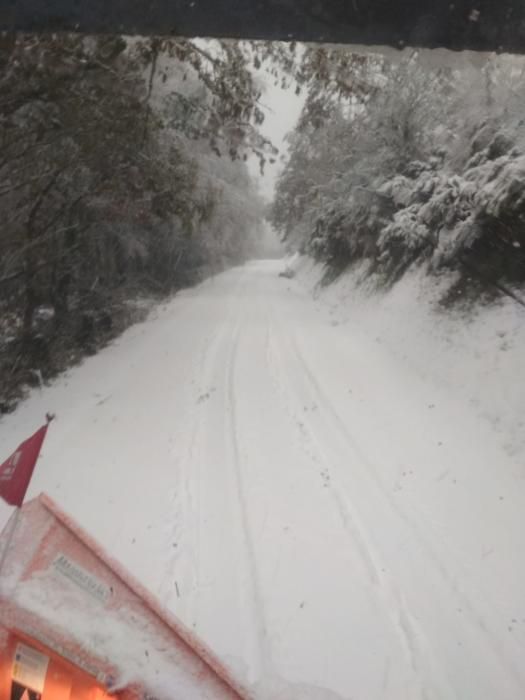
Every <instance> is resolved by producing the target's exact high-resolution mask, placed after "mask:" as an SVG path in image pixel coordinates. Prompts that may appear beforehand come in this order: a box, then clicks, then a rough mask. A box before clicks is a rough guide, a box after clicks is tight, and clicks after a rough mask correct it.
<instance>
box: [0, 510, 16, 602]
mask: <svg viewBox="0 0 525 700" xmlns="http://www.w3.org/2000/svg"><path fill="white" fill-rule="evenodd" d="M19 518H20V506H16V508H15V512H14V513H13V515H12V516H11V517H10V518H9V524H10V528H9V532H8V534H7V536H6V542H5V547H4V550H3V552H2V556H1V558H0V595H1V593H2V586H1V583H2V569H3V568H4V564H5V560H6V559H7V555H8V553H9V549H10V548H11V542H12V540H13V537H14V534H15V530H16V526H17V525H18V520H19Z"/></svg>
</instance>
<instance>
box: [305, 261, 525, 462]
mask: <svg viewBox="0 0 525 700" xmlns="http://www.w3.org/2000/svg"><path fill="white" fill-rule="evenodd" d="M323 274H324V267H323V266H322V265H320V264H317V263H313V262H312V261H311V260H310V259H307V258H302V260H301V263H300V266H299V270H298V273H297V276H298V279H299V280H300V281H301V282H302V283H303V284H304V285H305V286H307V287H309V288H310V289H312V290H314V293H315V296H316V297H317V298H318V300H319V302H320V303H321V304H323V305H325V306H327V307H329V310H330V313H331V314H332V316H333V318H334V322H339V323H344V322H347V321H351V322H352V323H354V324H356V323H357V324H358V325H359V326H361V327H362V328H363V330H364V331H365V332H366V333H367V334H369V335H371V336H372V337H374V338H375V339H376V340H377V342H378V343H382V344H383V346H385V347H386V348H387V349H388V350H389V351H390V352H391V353H392V354H394V355H395V356H397V358H399V359H400V360H402V361H403V362H404V363H406V364H407V365H410V366H411V367H412V368H413V369H414V370H415V371H416V372H417V373H418V374H419V375H420V376H421V377H422V378H424V379H425V380H427V381H430V382H434V383H435V384H437V385H439V386H441V387H444V388H445V389H446V390H447V391H449V392H452V393H453V394H455V395H456V396H457V397H458V398H460V399H462V400H463V401H464V402H465V403H466V404H468V405H469V407H470V409H471V410H472V411H474V412H475V413H477V414H478V415H479V416H480V417H481V418H482V419H483V421H485V423H486V425H487V429H491V430H493V431H494V432H495V433H497V434H498V436H499V440H500V441H501V444H502V445H503V447H504V448H505V450H506V452H507V453H508V454H509V456H511V457H514V458H516V459H517V460H518V461H520V458H521V464H523V458H524V457H525V431H524V428H525V392H523V377H524V373H525V365H524V361H523V348H524V347H525V309H524V308H522V307H521V306H520V305H519V304H517V303H516V302H515V301H514V300H513V299H511V298H509V297H504V298H501V299H499V300H498V301H497V302H494V303H493V304H491V305H488V306H479V307H477V308H475V309H469V311H468V312H467V311H465V309H461V308H455V309H450V308H448V309H443V308H442V307H440V305H439V300H440V299H442V298H443V294H444V293H445V292H446V291H447V289H449V288H450V287H451V285H452V283H453V282H454V280H455V277H454V274H453V273H446V274H443V275H441V276H439V277H435V276H428V274H427V273H426V272H425V271H424V270H423V269H414V270H412V271H409V272H408V273H407V274H406V275H405V276H404V277H403V278H402V279H401V280H400V281H399V282H397V284H395V285H394V287H393V288H392V289H391V290H390V291H386V292H378V291H377V289H376V288H375V287H374V283H373V282H374V281H373V280H372V279H370V278H367V272H366V264H363V265H362V266H360V267H355V268H352V270H351V271H350V272H348V273H346V274H343V275H342V276H341V277H339V278H338V279H337V280H336V281H335V282H334V283H333V284H331V285H329V286H326V287H322V286H321V284H320V281H321V278H322V276H323Z"/></svg>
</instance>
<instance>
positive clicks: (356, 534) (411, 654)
mask: <svg viewBox="0 0 525 700" xmlns="http://www.w3.org/2000/svg"><path fill="white" fill-rule="evenodd" d="M272 337H273V336H272V335H271V334H270V339H269V346H270V347H273V348H274V353H273V354H274V356H275V355H279V353H278V351H277V352H276V351H275V348H276V347H277V345H278V344H279V343H276V342H275V341H273V342H272ZM279 337H280V338H284V337H288V333H287V332H285V331H283V330H282V329H280V330H279ZM281 344H282V343H281ZM270 354H271V353H270V352H269V353H268V355H270ZM277 361H278V362H279V363H280V365H281V370H280V378H279V379H277V377H276V379H277V382H278V385H280V386H282V385H283V382H284V383H286V384H287V385H288V394H289V395H290V396H293V397H294V400H295V401H296V402H299V403H304V402H302V401H300V399H299V397H298V393H297V391H296V389H295V388H294V386H293V385H292V382H291V380H290V379H289V374H288V372H287V371H286V367H290V366H292V365H291V364H290V363H289V362H286V361H284V360H283V359H280V360H279V359H278V358H277ZM314 396H315V398H316V400H317V402H318V403H319V404H321V401H319V400H318V396H317V394H314ZM283 398H284V397H283ZM291 417H292V418H293V425H294V427H295V428H296V429H297V428H299V432H300V438H301V441H302V442H303V443H304V440H305V439H307V440H308V442H309V443H310V447H311V449H312V450H313V453H312V452H308V453H307V454H308V455H309V456H310V458H312V459H313V462H314V463H316V464H318V465H324V467H325V470H326V471H325V473H329V471H330V467H331V466H332V460H330V459H329V458H328V456H327V455H326V450H325V449H324V447H323V445H322V444H321V443H320V442H319V438H318V436H317V434H316V431H315V429H314V428H313V427H312V425H311V424H308V425H307V427H306V428H305V423H308V421H307V419H306V418H303V417H302V419H301V424H300V425H298V423H297V416H296V415H294V414H293V413H292V414H291ZM300 426H302V427H300ZM325 486H326V488H327V489H328V492H329V494H330V497H331V498H332V500H333V502H334V505H335V508H336V511H337V512H338V514H339V518H340V521H341V524H342V527H343V529H344V531H345V532H346V534H347V536H348V538H349V540H350V542H351V544H352V548H353V549H354V550H356V552H357V554H358V556H359V557H360V559H361V561H362V563H363V567H364V571H365V572H366V573H367V577H368V579H369V581H370V584H371V586H372V589H373V590H374V591H375V592H376V594H377V595H378V596H379V598H380V600H381V602H382V605H383V608H384V610H385V611H386V613H387V617H388V619H389V620H390V622H391V625H392V628H393V630H394V632H395V633H396V636H397V638H398V640H399V643H400V645H401V648H402V649H403V651H404V654H405V657H406V658H407V661H408V664H409V666H410V668H411V669H412V672H413V674H414V682H415V683H416V684H417V688H415V689H413V690H414V692H415V693H416V695H415V697H417V698H418V700H420V699H421V700H431V698H435V699H436V700H437V699H438V698H439V699H441V698H442V697H447V698H453V697H455V694H454V693H453V691H452V689H451V688H450V687H449V686H446V688H445V687H444V683H443V680H442V679H441V680H440V681H439V683H436V686H441V689H440V691H439V692H437V693H434V691H433V690H432V691H429V690H428V689H427V688H425V687H424V686H423V685H422V681H421V677H420V671H421V670H422V665H423V663H426V659H428V649H427V648H426V647H425V646H424V645H423V643H422V637H423V635H422V633H421V631H420V630H419V629H418V628H417V625H416V623H415V620H414V619H413V617H412V615H411V614H410V612H409V610H408V608H407V606H406V604H405V602H404V600H403V598H402V596H401V594H400V592H399V591H398V590H397V588H396V587H394V586H393V585H392V583H391V582H390V581H389V580H388V579H387V577H386V576H385V575H384V573H383V571H384V567H383V566H382V565H381V563H380V562H379V561H378V558H377V555H376V554H375V553H374V552H373V548H372V547H371V545H370V543H369V541H368V539H367V537H366V534H365V532H366V530H365V529H364V527H363V525H362V523H361V522H360V519H359V518H358V516H357V513H356V512H355V509H353V508H352V507H351V506H350V504H349V502H347V500H346V499H345V498H344V496H343V495H342V494H341V492H340V491H339V490H338V489H337V488H336V487H335V486H334V483H333V480H332V478H330V479H329V480H328V481H327V482H326V483H325ZM429 693H430V694H429ZM445 693H446V695H445Z"/></svg>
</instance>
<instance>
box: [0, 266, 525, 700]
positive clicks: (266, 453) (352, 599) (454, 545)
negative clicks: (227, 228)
mask: <svg viewBox="0 0 525 700" xmlns="http://www.w3.org/2000/svg"><path fill="white" fill-rule="evenodd" d="M281 266H282V263H279V262H277V263H276V262H254V263H250V264H248V265H246V266H244V267H241V268H237V269H234V270H231V271H229V272H226V273H224V274H222V275H219V276H218V277H216V278H214V279H212V280H209V281H207V282H205V283H204V284H202V285H201V286H199V287H198V288H196V289H193V290H190V291H187V292H184V293H182V294H180V295H177V297H176V298H175V299H174V300H173V301H172V302H170V303H168V304H166V305H164V306H163V307H161V308H159V309H158V310H157V311H155V312H154V313H153V314H152V315H151V317H150V319H149V320H148V321H147V322H145V323H143V324H140V325H137V326H135V327H133V328H131V329H129V330H128V331H127V332H126V333H125V334H124V335H123V336H121V337H120V338H119V339H118V340H117V341H116V342H115V343H114V344H113V345H112V346H110V347H108V348H107V349H105V350H104V351H103V352H101V353H100V354H99V355H97V356H96V357H93V358H90V359H89V360H87V361H86V362H85V363H84V364H83V365H82V366H81V367H79V368H76V369H73V370H71V371H70V372H69V373H68V374H67V375H66V376H64V377H62V378H61V379H60V380H58V381H57V382H56V383H55V384H54V385H53V386H52V387H49V388H46V389H45V390H43V391H42V392H40V393H35V394H34V395H33V396H32V397H31V398H30V399H29V400H28V401H26V402H25V403H24V404H23V405H22V406H21V407H20V408H19V410H18V411H17V412H16V413H14V414H13V415H11V416H9V417H7V418H5V419H4V420H3V422H2V424H0V447H1V454H2V455H3V454H4V453H5V456H7V454H8V453H9V452H10V450H11V449H14V447H16V445H17V444H18V443H19V442H20V441H21V440H22V439H23V438H25V437H26V436H27V435H28V434H29V433H30V432H31V431H32V430H33V429H36V428H37V427H38V425H39V424H40V422H41V420H42V418H43V416H44V414H45V412H46V411H49V410H51V411H56V413H57V416H58V417H57V421H56V423H54V424H53V426H52V429H51V430H50V432H49V437H48V440H47V443H46V445H45V447H44V451H43V455H42V457H41V460H40V461H39V464H38V467H37V472H36V473H35V477H34V479H33V482H32V485H31V491H30V494H29V495H34V494H36V493H38V492H40V491H42V490H45V491H46V492H47V493H48V494H49V495H50V496H51V497H52V498H54V499H55V500H56V501H57V502H58V503H59V504H60V505H61V506H62V507H63V508H64V509H65V510H67V511H68V512H70V513H71V514H72V515H73V516H74V517H75V518H76V519H77V520H78V521H79V522H80V524H82V525H83V526H84V527H85V528H87V529H88V531H89V532H90V533H91V534H92V535H93V536H94V537H96V538H97V539H98V540H100V541H101V543H102V544H104V545H105V546H106V548H107V549H108V550H109V551H110V553H111V554H113V555H114V556H116V557H117V558H118V559H119V560H121V562H122V563H123V564H124V565H125V566H126V567H127V568H128V569H129V570H130V571H131V572H132V573H133V574H134V575H135V576H136V577H137V578H139V579H140V580H141V582H142V583H144V584H145V585H146V586H147V587H148V588H149V589H150V590H151V591H152V592H153V593H154V594H156V595H157V596H158V597H159V598H160V599H161V600H162V601H163V603H164V604H166V605H167V606H169V608H170V609H171V610H172V611H173V612H175V614H177V615H178V616H179V617H180V618H181V619H182V621H183V622H185V623H186V624H187V625H188V626H190V627H192V628H194V629H195V630H196V632H197V633H198V634H199V635H201V636H202V638H203V639H204V640H205V641H206V642H207V643H208V645H209V646H211V647H212V648H213V649H214V650H215V651H216V652H217V653H218V654H219V655H220V656H221V657H222V658H223V659H224V660H226V662H227V663H229V664H230V666H231V667H232V669H233V670H234V671H236V673H237V675H238V676H239V678H240V679H241V680H242V681H244V682H246V683H248V684H250V685H252V686H253V687H254V688H256V691H255V692H256V696H257V697H259V698H263V699H264V700H271V699H273V698H278V697H279V698H282V699H283V700H284V699H286V700H292V699H295V698H297V699H300V698H301V699H302V698H332V697H339V698H344V699H345V700H346V699H350V698H353V699H356V700H376V699H379V698H387V699H388V700H422V699H428V700H444V699H446V700H453V699H457V700H466V699H470V698H472V699H474V698H475V699H476V700H494V699H495V698H498V700H507V699H508V700H511V699H512V700H518V698H520V699H521V698H523V696H524V694H525V664H524V663H523V661H524V659H525V565H524V563H523V553H524V552H525V527H524V518H525V515H524V514H525V488H524V473H523V470H520V469H519V468H518V467H517V465H516V462H515V461H512V460H511V458H510V457H509V456H508V455H507V453H506V452H505V451H504V450H503V449H502V447H501V445H500V443H499V441H498V439H497V437H496V435H495V434H494V433H493V432H491V430H490V428H489V426H488V424H485V423H482V422H481V421H480V419H479V418H478V417H476V415H475V414H474V413H471V412H470V411H469V409H468V407H467V406H465V405H464V404H463V403H462V402H461V401H460V400H459V398H458V397H456V396H453V395H451V394H450V392H449V391H446V390H445V388H444V387H440V386H436V385H435V384H432V383H430V381H424V380H423V379H422V378H421V376H420V375H418V374H417V373H416V372H414V371H412V370H411V368H410V366H409V365H408V364H406V363H403V362H401V361H400V360H399V358H396V357H395V356H394V355H392V354H390V353H389V351H388V349H387V348H386V347H384V345H382V344H381V343H379V342H377V339H376V338H373V337H368V336H367V335H366V334H364V333H363V332H362V331H361V330H359V328H358V327H354V326H353V325H352V324H351V323H350V322H347V323H345V324H337V323H336V322H335V321H333V320H332V319H331V317H330V315H329V314H328V313H327V312H326V311H325V310H324V309H323V308H322V307H321V306H320V305H318V304H316V303H315V302H314V300H313V299H312V296H311V294H310V293H309V292H308V291H307V290H306V289H304V288H303V287H302V286H301V285H300V283H299V282H298V281H294V280H292V281H290V280H286V279H283V278H280V277H278V272H279V270H280V269H281ZM6 515H7V509H6V508H4V509H3V510H1V511H0V516H1V518H2V522H3V521H4V520H5V517H6ZM316 688H318V689H319V690H316ZM321 689H325V690H324V691H323V690H321ZM330 691H331V692H330ZM332 693H333V694H334V695H332Z"/></svg>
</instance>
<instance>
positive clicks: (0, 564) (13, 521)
mask: <svg viewBox="0 0 525 700" xmlns="http://www.w3.org/2000/svg"><path fill="white" fill-rule="evenodd" d="M54 418H55V414H54V413H46V427H47V426H48V425H49V424H50V423H51V421H52V420H54ZM20 510H21V505H17V506H15V511H14V513H13V515H12V516H11V517H10V518H9V523H10V527H9V531H8V533H7V535H6V542H5V546H4V549H3V551H2V554H1V555H0V594H1V577H2V569H3V568H4V564H5V561H6V559H7V555H8V553H9V549H10V548H11V543H12V540H13V537H14V535H15V531H16V526H17V525H18V520H19V518H20Z"/></svg>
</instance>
